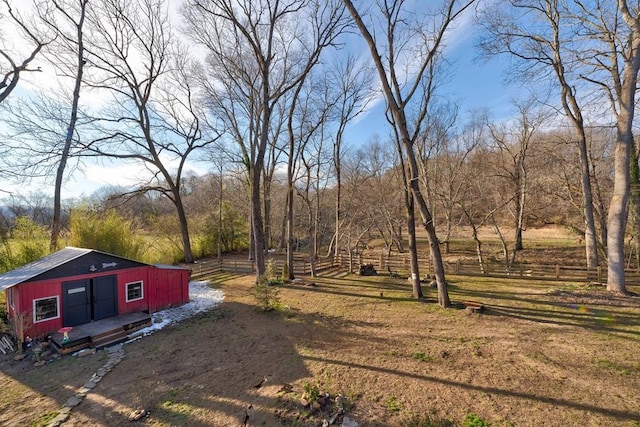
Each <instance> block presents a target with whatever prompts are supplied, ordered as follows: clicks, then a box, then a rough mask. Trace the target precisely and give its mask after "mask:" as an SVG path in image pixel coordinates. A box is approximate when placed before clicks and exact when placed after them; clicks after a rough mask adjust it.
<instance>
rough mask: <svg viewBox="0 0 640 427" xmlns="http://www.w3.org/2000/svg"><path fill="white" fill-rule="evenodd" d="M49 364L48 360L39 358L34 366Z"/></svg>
mask: <svg viewBox="0 0 640 427" xmlns="http://www.w3.org/2000/svg"><path fill="white" fill-rule="evenodd" d="M46 364H47V361H46V360H38V361H37V362H36V363H34V364H33V366H44V365H46Z"/></svg>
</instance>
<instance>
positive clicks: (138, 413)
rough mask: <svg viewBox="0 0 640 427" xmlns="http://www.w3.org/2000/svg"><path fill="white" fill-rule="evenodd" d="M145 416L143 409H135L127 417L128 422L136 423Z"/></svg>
mask: <svg viewBox="0 0 640 427" xmlns="http://www.w3.org/2000/svg"><path fill="white" fill-rule="evenodd" d="M146 416H147V411H146V410H144V409H136V410H135V411H133V412H132V413H131V414H130V415H129V421H138V420H141V419H142V418H144V417H146Z"/></svg>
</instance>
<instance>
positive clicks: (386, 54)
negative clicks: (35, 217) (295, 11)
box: [344, 0, 474, 307]
mask: <svg viewBox="0 0 640 427" xmlns="http://www.w3.org/2000/svg"><path fill="white" fill-rule="evenodd" d="M344 3H345V5H346V6H347V9H348V10H349V12H350V13H351V16H352V17H353V19H354V20H355V22H356V25H357V26H358V29H359V30H360V32H361V34H362V36H363V37H364V39H365V40H366V42H367V44H368V46H369V49H370V51H371V57H372V59H373V62H374V64H375V66H376V69H377V71H378V77H379V78H380V82H381V85H382V90H383V94H384V97H385V99H386V102H387V108H388V109H389V112H390V115H391V117H392V119H393V123H394V128H395V132H396V136H397V137H398V139H399V141H401V143H402V146H403V148H404V154H405V156H406V160H407V162H408V163H409V176H410V179H409V186H410V188H411V193H412V196H413V200H414V201H415V202H416V203H417V207H418V211H419V212H420V215H421V217H422V221H423V224H424V227H425V229H426V231H427V234H428V236H429V244H430V246H431V256H432V258H433V261H434V273H435V276H436V282H437V284H438V302H439V304H440V305H441V306H443V307H450V306H451V302H450V300H449V294H448V292H447V284H446V281H445V277H444V266H443V263H442V255H441V253H440V247H439V242H438V237H437V234H436V228H435V224H434V223H433V218H432V216H431V212H430V210H429V207H428V204H427V201H426V200H425V197H424V195H423V194H422V190H421V189H420V185H419V182H418V173H419V170H418V164H417V161H416V155H415V152H414V149H415V148H414V144H415V141H416V138H417V137H418V135H419V134H420V130H421V127H422V125H423V121H424V118H425V116H426V114H427V111H428V107H429V105H428V102H425V101H426V99H427V98H426V97H424V93H425V92H427V93H428V90H427V91H425V90H424V89H425V86H424V85H425V81H424V78H425V77H429V76H430V74H429V70H430V69H432V68H433V66H434V61H435V59H436V58H437V56H438V55H440V53H441V50H442V48H443V43H444V37H445V34H447V31H448V30H449V29H450V27H451V25H452V24H453V23H454V22H455V21H456V19H457V18H459V17H460V16H461V15H462V13H463V12H464V11H465V10H466V9H468V8H469V7H470V6H471V5H472V4H473V3H474V1H473V0H470V1H456V0H450V1H445V2H444V4H443V6H442V8H441V9H440V10H439V11H438V13H425V14H424V15H423V16H429V17H433V21H431V22H415V21H412V19H411V18H412V17H415V16H416V14H412V13H411V12H410V11H408V10H407V8H406V5H405V1H403V0H395V1H392V0H384V1H379V2H378V3H379V6H380V12H381V16H382V18H381V20H382V25H383V26H384V29H383V33H384V35H383V37H380V38H377V37H376V36H375V32H372V31H374V29H373V28H369V27H368V26H367V24H365V22H364V20H363V19H362V16H361V14H360V12H359V11H358V10H357V9H356V7H355V6H354V4H353V2H352V1H351V0H344ZM410 23H412V24H414V26H412V27H409V26H408V25H409V24H410ZM412 38H413V39H414V41H415V42H414V43H415V44H411V43H409V40H411V39H412ZM403 48H404V50H403ZM382 49H386V50H385V51H383V50H382ZM400 54H405V55H407V56H409V57H411V62H412V64H413V65H414V66H413V67H412V71H411V72H410V73H408V74H407V75H403V74H402V72H403V69H402V66H403V64H402V57H400ZM404 59H406V57H405V58H404ZM427 85H428V82H427ZM412 101H413V103H414V104H416V105H415V111H416V112H415V119H414V120H413V123H410V122H409V120H410V118H409V111H408V110H409V108H410V106H411V105H414V104H412ZM414 250H415V249H414Z"/></svg>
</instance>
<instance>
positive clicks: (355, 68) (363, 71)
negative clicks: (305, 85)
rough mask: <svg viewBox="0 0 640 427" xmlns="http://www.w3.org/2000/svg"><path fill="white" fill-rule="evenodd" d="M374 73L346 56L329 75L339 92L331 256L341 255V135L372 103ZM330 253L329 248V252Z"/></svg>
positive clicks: (334, 159) (334, 146) (334, 156)
mask: <svg viewBox="0 0 640 427" xmlns="http://www.w3.org/2000/svg"><path fill="white" fill-rule="evenodd" d="M373 76H374V74H373V70H372V69H370V67H367V66H362V65H361V64H358V61H357V59H356V57H355V56H352V55H348V56H347V57H346V59H345V60H344V61H342V62H339V61H338V62H337V64H336V66H335V67H334V68H332V70H331V72H330V73H328V77H329V79H330V80H332V81H333V82H334V85H335V87H336V89H337V90H338V92H339V96H340V98H339V100H338V102H337V105H336V107H337V108H338V109H339V112H338V115H337V118H336V121H337V126H336V130H335V136H334V140H333V167H334V169H335V180H336V184H335V185H336V191H335V233H334V236H333V240H332V244H333V256H334V257H337V256H338V254H339V253H340V249H341V247H340V238H339V237H340V223H341V222H342V218H341V205H342V197H341V196H342V163H341V160H342V157H343V155H344V143H345V141H344V133H345V130H346V128H347V125H348V124H349V123H350V122H351V121H353V120H354V119H355V118H357V117H358V116H359V115H360V114H362V113H363V112H364V111H365V110H366V108H367V105H368V104H369V102H370V101H371V100H372V97H371V93H372V89H373V88H372V85H373ZM329 252H331V248H330V249H329Z"/></svg>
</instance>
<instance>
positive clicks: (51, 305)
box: [33, 296, 60, 322]
mask: <svg viewBox="0 0 640 427" xmlns="http://www.w3.org/2000/svg"><path fill="white" fill-rule="evenodd" d="M59 312H60V311H59V309H58V297H57V296H55V297H48V298H40V299H36V300H33V321H34V322H42V321H43V320H49V319H55V318H56V317H59V316H60V315H59V314H58V313H59Z"/></svg>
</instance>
